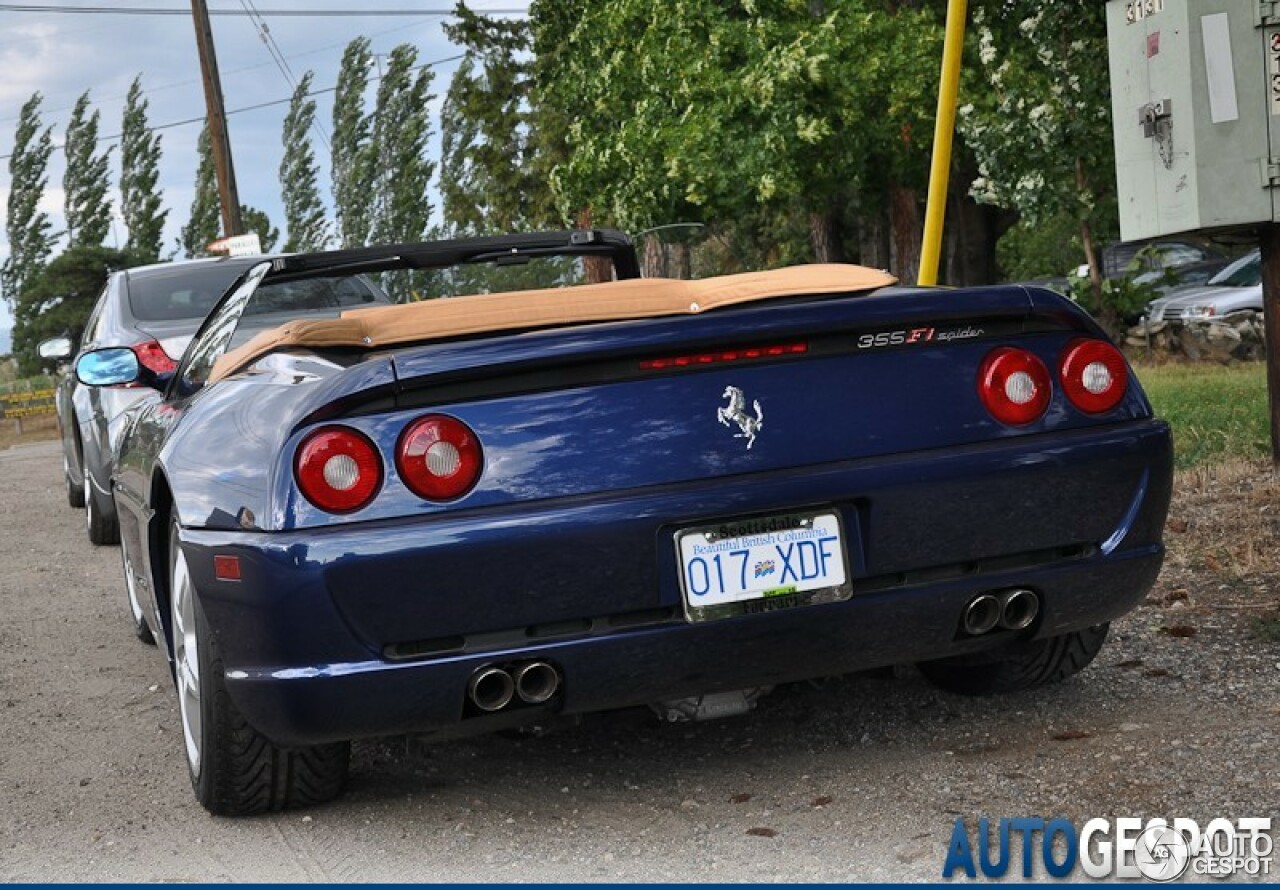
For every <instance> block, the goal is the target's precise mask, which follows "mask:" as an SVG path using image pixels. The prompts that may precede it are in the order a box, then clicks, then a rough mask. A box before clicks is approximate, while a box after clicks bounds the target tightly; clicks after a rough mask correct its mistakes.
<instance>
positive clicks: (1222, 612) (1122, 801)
mask: <svg viewBox="0 0 1280 890" xmlns="http://www.w3.org/2000/svg"><path fill="white" fill-rule="evenodd" d="M60 470H61V468H60V466H59V463H58V458H57V451H56V446H54V445H53V444H52V443H46V444H40V445H34V446H23V447H21V448H18V449H15V450H11V451H5V452H0V552H2V553H3V554H4V556H5V571H4V573H3V575H0V616H2V617H0V880H6V881H40V882H51V881H83V880H105V881H192V880H199V881H319V880H323V881H365V880H376V881H401V880H408V881H472V880H483V881H588V880H590V881H609V880H642V881H650V880H658V881H668V880H673V881H680V880H690V881H777V880H783V881H866V880H893V879H900V880H937V879H939V878H940V877H941V874H942V864H943V861H944V859H945V856H946V849H947V843H948V840H949V839H950V836H951V830H952V825H953V822H954V820H955V818H956V817H957V816H962V817H964V818H965V819H966V820H970V819H976V818H978V817H980V816H990V817H993V818H998V817H1001V816H1011V817H1013V816H1044V817H1046V818H1047V817H1051V816H1054V815H1061V816H1065V817H1066V818H1068V819H1071V820H1073V821H1075V822H1076V824H1077V825H1080V824H1082V822H1083V821H1084V820H1085V819H1088V818H1092V817H1116V816H1140V817H1144V818H1147V817H1154V816H1167V817H1170V818H1172V817H1174V816H1180V817H1187V818H1192V819H1196V820H1197V821H1198V822H1199V823H1200V824H1201V825H1204V824H1206V823H1207V822H1208V820H1210V819H1212V818H1215V817H1220V816H1224V817H1228V818H1232V819H1235V818H1239V817H1248V816H1270V817H1272V818H1273V819H1277V817H1280V812H1277V807H1276V802H1277V801H1280V771H1278V770H1277V768H1276V751H1277V746H1278V743H1280V644H1278V643H1275V642H1264V641H1262V640H1261V639H1259V638H1258V637H1257V636H1256V635H1255V634H1254V633H1253V632H1252V631H1251V630H1250V620H1251V618H1252V617H1254V616H1256V615H1258V614H1260V613H1259V611H1258V610H1259V609H1260V608H1262V607H1264V606H1266V604H1268V603H1270V604H1271V605H1273V606H1274V605H1276V604H1278V603H1280V591H1278V590H1277V589H1276V587H1275V586H1274V580H1273V579H1274V578H1275V577H1276V576H1275V575H1274V573H1272V572H1271V571H1270V568H1269V566H1268V565H1266V564H1263V565H1262V568H1261V569H1259V568H1258V566H1259V563H1257V562H1256V561H1255V563H1253V564H1252V568H1250V569H1249V570H1248V571H1244V572H1236V573H1234V574H1232V573H1231V572H1230V571H1229V569H1230V567H1229V566H1228V567H1226V569H1224V567H1223V566H1222V565H1221V564H1220V562H1219V561H1218V560H1216V559H1215V560H1214V561H1208V560H1206V559H1201V558H1199V557H1198V556H1197V555H1196V553H1195V552H1194V551H1195V550H1196V548H1202V547H1204V546H1205V541H1206V540H1207V539H1206V538H1204V537H1203V535H1201V536H1197V530H1198V529H1200V530H1201V531H1202V532H1204V533H1205V534H1207V533H1208V530H1206V527H1207V526H1212V525H1213V524H1214V523H1216V522H1221V523H1224V524H1226V525H1225V526H1224V527H1230V523H1231V522H1233V521H1234V520H1232V519H1231V517H1230V516H1229V515H1226V514H1221V510H1223V509H1226V507H1227V506H1230V505H1223V504H1216V505H1215V504H1213V503H1210V504H1209V506H1205V498H1204V497H1202V496H1201V495H1204V494H1205V492H1204V491H1199V490H1198V492H1197V493H1196V497H1191V496H1190V495H1188V496H1186V497H1183V496H1182V495H1181V494H1180V496H1179V501H1178V503H1177V504H1175V509H1174V514H1173V517H1172V518H1171V525H1172V524H1174V523H1179V525H1178V529H1179V533H1177V534H1171V535H1170V541H1171V545H1172V547H1173V548H1174V552H1173V554H1172V556H1171V560H1170V571H1169V572H1167V573H1166V576H1165V578H1163V579H1162V581H1161V582H1160V585H1159V586H1158V587H1157V589H1156V591H1155V592H1153V594H1152V597H1151V598H1150V599H1149V601H1148V603H1147V605H1145V606H1143V607H1142V608H1140V609H1138V610H1137V611H1136V612H1134V613H1133V614H1132V615H1130V616H1129V617H1127V618H1126V619H1125V620H1124V621H1122V622H1120V623H1119V624H1118V625H1117V626H1116V627H1114V628H1113V630H1112V639H1111V641H1110V642H1109V643H1108V645H1107V646H1106V647H1105V648H1104V649H1103V652H1102V654H1101V655H1100V656H1099V658H1098V660H1097V661H1096V662H1095V663H1094V665H1093V667H1091V668H1090V669H1089V670H1087V671H1086V672H1084V673H1083V674H1082V675H1080V676H1079V677H1077V678H1075V679H1074V680H1072V681H1071V682H1068V683H1065V684H1062V685H1059V686H1057V687H1053V688H1050V689H1046V690H1042V691H1039V692H1033V693H1025V694H1020V695H1014V696H1008V697H1005V698H999V699H984V700H968V699H963V698H958V697H954V696H950V695H946V694H943V693H941V692H938V691H935V690H933V689H932V688H930V687H929V686H927V685H926V684H925V683H924V681H923V680H922V679H921V678H920V676H919V675H918V674H917V673H915V672H914V670H912V669H910V668H899V669H895V670H894V671H893V672H892V674H890V673H889V672H883V673H882V674H877V675H860V676H856V677H847V678H842V679H835V680H830V681H827V682H825V683H823V684H815V685H805V686H798V687H792V688H787V689H783V690H779V691H777V692H775V693H774V694H773V695H772V696H770V697H768V698H766V699H764V700H763V701H762V702H761V704H760V707H759V708H758V709H757V711H756V712H755V713H753V714H752V715H751V716H749V717H745V718H736V719H732V720H726V721H720V722H714V723H706V724H698V725H692V726H690V725H682V726H663V725H659V724H656V723H654V722H652V721H650V720H649V719H647V718H646V716H645V715H643V714H639V713H631V712H628V713H623V714H618V715H610V716H609V717H607V718H599V719H592V720H590V721H587V722H585V723H584V724H583V725H581V726H579V727H576V728H573V729H569V730H565V731H562V732H557V733H554V734H551V735H548V736H545V737H541V738H532V737H523V738H507V737H497V736H495V737H485V738H480V739H475V740H470V741H461V742H450V743H439V744H432V745H427V744H424V743H422V742H419V741H415V740H411V739H403V738H401V739H391V740H386V741H381V742H376V743H364V744H360V745H357V746H356V749H355V753H354V757H353V763H352V776H351V782H350V788H349V791H348V793H347V794H346V795H345V796H344V797H342V798H341V799H339V800H338V801H337V802H335V803H333V804H330V805H327V806H323V807H318V808H315V809H313V810H309V811H304V812H289V813H284V814H279V815H274V816H269V817H261V818H254V819H245V820H238V821H231V820H222V819H215V818H213V817H210V816H209V815H207V814H206V813H205V812H204V811H203V810H202V809H201V808H200V807H199V806H198V805H197V804H196V803H195V802H194V800H193V798H192V796H191V793H190V789H189V787H188V783H187V777H186V767H185V764H184V760H183V755H182V752H181V736H180V732H179V728H178V714H177V705H176V701H175V698H174V694H173V691H172V687H171V684H170V679H169V675H168V672H167V669H166V667H165V664H164V661H163V659H162V658H161V656H160V654H159V653H158V652H157V651H156V650H155V649H153V648H151V647H147V646H143V645H142V644H140V643H138V642H137V641H136V640H135V639H134V638H133V636H132V633H131V630H130V627H129V624H128V620H127V618H126V616H125V595H124V592H123V587H122V582H121V573H120V566H119V560H120V553H119V550H118V548H94V547H92V546H90V545H89V543H88V542H87V540H86V538H85V535H84V530H83V525H82V523H83V520H82V515H81V513H79V512H76V511H72V510H71V509H69V508H68V507H67V506H66V501H65V498H64V495H63V490H62V485H61V479H60ZM1232 485H1234V486H1236V488H1233V489H1231V491H1237V490H1239V487H1240V486H1245V487H1246V488H1247V490H1248V491H1250V492H1253V493H1254V495H1253V500H1250V499H1249V498H1245V499H1243V500H1245V501H1246V502H1248V503H1250V504H1252V503H1253V502H1254V501H1255V500H1256V498H1257V492H1259V491H1260V492H1261V493H1262V494H1263V495H1265V498H1266V500H1267V501H1268V504H1278V506H1277V512H1280V493H1278V492H1277V489H1276V484H1275V483H1274V482H1273V481H1270V477H1269V476H1268V477H1267V478H1266V480H1261V481H1259V480H1257V479H1255V480H1253V481H1251V480H1250V479H1249V478H1248V475H1247V474H1243V475H1241V476H1240V478H1237V479H1235V480H1234V481H1233V482H1232ZM1207 490H1208V489H1205V491H1207ZM1197 498H1199V499H1198V500H1197ZM1232 503H1234V500H1233V502H1232ZM1211 508H1212V509H1211ZM1242 509H1253V507H1247V508H1246V507H1242ZM1259 509H1262V510H1266V509H1267V504H1264V505H1263V506H1262V507H1260V508H1259ZM1215 510H1217V511H1218V512H1215ZM1228 513H1229V511H1228ZM1268 523H1269V524H1267V523H1264V526H1263V528H1262V530H1261V531H1260V532H1259V534H1260V535H1261V536H1262V538H1261V540H1259V541H1258V542H1257V544H1258V547H1259V548H1260V551H1261V550H1263V549H1266V548H1269V551H1270V552H1277V553H1280V547H1277V546H1276V544H1277V540H1276V538H1277V537H1280V531H1278V530H1277V528H1276V527H1275V523H1274V521H1271V520H1268ZM1215 565H1216V568H1215ZM1224 571H1225V574H1224ZM1278 821H1280V820H1278Z"/></svg>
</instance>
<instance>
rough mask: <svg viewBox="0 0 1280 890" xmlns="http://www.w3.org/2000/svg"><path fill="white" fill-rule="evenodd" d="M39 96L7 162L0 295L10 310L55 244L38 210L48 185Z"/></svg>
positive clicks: (46, 137)
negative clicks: (5, 252)
mask: <svg viewBox="0 0 1280 890" xmlns="http://www.w3.org/2000/svg"><path fill="white" fill-rule="evenodd" d="M40 102H41V96H40V94H39V93H33V94H32V95H31V98H30V99H28V100H27V102H26V104H24V105H23V106H22V112H21V114H20V115H19V116H18V129H17V132H16V133H15V134H14V138H13V153H12V155H10V157H9V201H8V215H7V216H6V217H5V236H6V238H7V239H8V242H9V258H8V259H7V260H5V262H4V267H3V269H0V273H3V274H2V279H3V280H0V292H3V294H4V298H5V299H6V300H8V301H9V303H10V305H13V303H14V301H15V300H16V299H17V297H18V296H19V295H20V294H21V293H22V291H23V289H24V288H25V287H26V285H27V284H28V282H30V280H31V279H32V277H33V276H35V275H36V273H38V272H39V271H40V269H41V268H43V266H44V262H45V260H46V259H47V258H48V256H49V254H50V252H51V251H52V249H53V243H54V241H55V240H56V239H55V238H53V237H52V236H51V235H50V234H49V229H50V228H51V227H52V224H51V223H50V222H49V215H48V214H47V213H45V212H44V211H42V210H40V209H39V204H40V198H41V196H42V195H43V194H44V190H45V187H46V186H47V185H48V184H49V177H48V167H49V153H50V152H51V151H53V140H52V138H51V136H50V129H51V128H49V127H45V128H43V129H41V126H40Z"/></svg>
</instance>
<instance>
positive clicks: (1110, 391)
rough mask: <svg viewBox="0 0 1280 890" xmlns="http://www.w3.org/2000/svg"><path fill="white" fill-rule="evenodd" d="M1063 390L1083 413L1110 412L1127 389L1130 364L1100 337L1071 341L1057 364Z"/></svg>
mask: <svg viewBox="0 0 1280 890" xmlns="http://www.w3.org/2000/svg"><path fill="white" fill-rule="evenodd" d="M1058 377H1059V379H1060V380H1061V381H1062V390H1063V392H1065V393H1066V394H1067V398H1068V399H1070V400H1071V404H1073V405H1075V406H1076V407H1077V408H1079V409H1080V410H1081V411H1083V412H1085V413H1086V414H1102V413H1103V412H1105V411H1110V410H1111V409H1112V408H1114V407H1115V406H1116V405H1118V404H1120V400H1121V399H1123V398H1124V394H1125V392H1126V391H1127V390H1128V388H1129V366H1128V365H1127V364H1125V360H1124V356H1123V355H1121V354H1120V350H1118V349H1116V348H1115V347H1114V346H1112V345H1111V344H1110V343H1105V342H1103V341H1102V340H1073V341H1072V342H1070V343H1068V344H1067V348H1066V349H1064V350H1063V351H1062V358H1061V360H1060V361H1059V363H1058Z"/></svg>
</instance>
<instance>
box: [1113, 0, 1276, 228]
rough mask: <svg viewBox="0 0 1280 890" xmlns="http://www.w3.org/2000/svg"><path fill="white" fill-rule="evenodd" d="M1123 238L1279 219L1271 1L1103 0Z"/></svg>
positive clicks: (1273, 36) (1273, 40) (1237, 225)
mask: <svg viewBox="0 0 1280 890" xmlns="http://www.w3.org/2000/svg"><path fill="white" fill-rule="evenodd" d="M1107 42H1108V47H1109V56H1110V65H1111V104H1112V126H1113V128H1114V130H1115V146H1116V179H1117V193H1118V196H1119V201H1120V234H1121V237H1122V238H1123V239H1124V240H1125V241H1135V240H1138V239H1142V238H1152V237H1156V236H1161V235H1173V234H1178V233H1182V232H1193V231H1199V232H1221V231H1225V230H1230V229H1233V228H1241V227H1247V226H1251V225H1257V224H1259V223H1269V222H1275V221H1280V216H1277V210H1278V209H1280V208H1278V205H1277V201H1276V197H1277V195H1276V190H1277V188H1278V187H1280V2H1273V0H1109V2H1108V3H1107Z"/></svg>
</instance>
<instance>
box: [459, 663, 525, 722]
mask: <svg viewBox="0 0 1280 890" xmlns="http://www.w3.org/2000/svg"><path fill="white" fill-rule="evenodd" d="M515 694H516V683H515V680H513V679H511V675H510V674H508V673H507V672H506V671H504V670H503V669H502V668H498V667H485V668H481V669H480V670H478V671H476V672H475V673H474V674H472V675H471V680H470V681H469V682H468V683H467V697H468V698H470V699H471V703H472V704H474V705H475V706H476V707H477V708H479V709H480V710H482V711H489V712H492V711H500V710H502V709H503V708H505V707H506V706H507V705H509V704H511V699H512V698H514V697H515Z"/></svg>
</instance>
